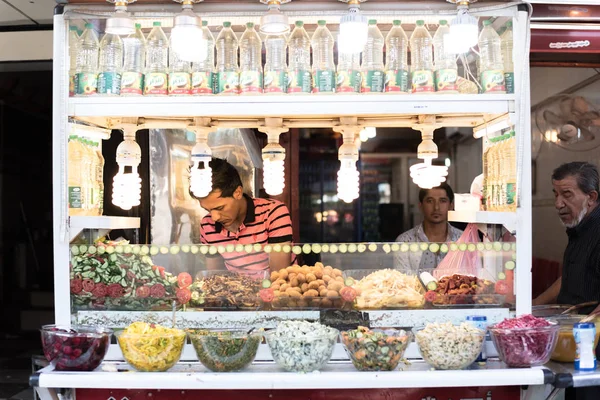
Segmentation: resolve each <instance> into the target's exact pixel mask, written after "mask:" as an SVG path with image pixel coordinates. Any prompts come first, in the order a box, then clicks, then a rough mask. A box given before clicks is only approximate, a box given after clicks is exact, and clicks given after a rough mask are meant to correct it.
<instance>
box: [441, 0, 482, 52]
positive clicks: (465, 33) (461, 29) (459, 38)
mask: <svg viewBox="0 0 600 400" xmlns="http://www.w3.org/2000/svg"><path fill="white" fill-rule="evenodd" d="M478 39H479V27H478V25H477V18H475V17H473V16H472V15H470V14H469V9H468V8H466V6H459V7H458V13H457V15H456V18H454V19H453V20H452V21H451V22H450V34H449V35H446V36H445V37H444V49H446V51H448V53H450V54H462V53H467V52H468V51H469V50H470V49H471V47H474V46H475V45H476V44H477V41H478Z"/></svg>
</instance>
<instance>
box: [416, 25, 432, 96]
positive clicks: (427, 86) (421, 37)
mask: <svg viewBox="0 0 600 400" xmlns="http://www.w3.org/2000/svg"><path fill="white" fill-rule="evenodd" d="M432 42H433V40H432V39H431V35H430V34H429V31H428V30H427V28H425V21H423V20H418V21H417V27H416V28H415V30H414V31H413V33H412V35H411V36H410V61H411V81H412V92H413V93H432V92H434V91H435V87H434V82H433V45H432Z"/></svg>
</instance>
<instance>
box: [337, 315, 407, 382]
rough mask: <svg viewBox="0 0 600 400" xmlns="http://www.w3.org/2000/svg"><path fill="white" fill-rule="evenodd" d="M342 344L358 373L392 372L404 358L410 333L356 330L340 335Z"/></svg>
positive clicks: (391, 330) (387, 330)
mask: <svg viewBox="0 0 600 400" xmlns="http://www.w3.org/2000/svg"><path fill="white" fill-rule="evenodd" d="M341 337H342V343H343V344H344V348H345V349H346V353H348V356H349V357H350V359H351V360H352V364H353V365H354V367H355V368H356V369H357V370H359V371H393V370H395V369H396V367H398V364H399V363H400V361H401V360H402V357H403V356H404V352H405V351H406V348H407V347H408V344H409V343H410V341H411V340H412V333H411V332H406V331H404V330H402V329H373V330H371V329H369V328H365V327H362V326H359V327H358V329H353V330H349V331H344V332H342V333H341Z"/></svg>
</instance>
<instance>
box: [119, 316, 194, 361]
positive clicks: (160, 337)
mask: <svg viewBox="0 0 600 400" xmlns="http://www.w3.org/2000/svg"><path fill="white" fill-rule="evenodd" d="M115 336H116V337H117V341H118V342H119V347H120V348H121V351H122V352H123V357H124V358H125V361H127V362H128V363H129V364H130V365H131V366H132V367H134V368H135V369H137V370H138V371H142V372H163V371H167V370H168V369H170V368H171V367H173V366H174V365H175V364H177V361H179V357H181V351H182V350H183V345H184V344H185V341H186V334H185V332H184V331H182V330H180V329H174V328H167V327H164V326H161V325H156V324H148V323H145V322H134V323H133V324H131V325H129V326H128V327H127V328H125V329H124V330H122V331H121V332H117V333H115Z"/></svg>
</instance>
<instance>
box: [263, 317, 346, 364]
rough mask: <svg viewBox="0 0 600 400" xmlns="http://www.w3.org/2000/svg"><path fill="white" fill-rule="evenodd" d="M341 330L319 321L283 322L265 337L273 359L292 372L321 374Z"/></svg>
mask: <svg viewBox="0 0 600 400" xmlns="http://www.w3.org/2000/svg"><path fill="white" fill-rule="evenodd" d="M338 335H339V331H338V330H337V329H334V328H331V327H328V326H325V325H321V324H320V323H318V322H306V321H283V322H280V323H279V324H278V325H277V328H276V329H273V330H271V331H269V332H267V333H266V334H265V337H266V339H267V344H268V345H269V349H270V350H271V355H272V356H273V359H274V360H275V362H276V363H277V365H279V366H280V367H281V368H283V369H284V370H286V371H290V372H313V371H318V370H320V369H321V368H323V367H324V366H325V364H327V362H328V361H329V359H330V358H331V354H332V353H333V348H334V346H335V343H336V341H337V338H338Z"/></svg>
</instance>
